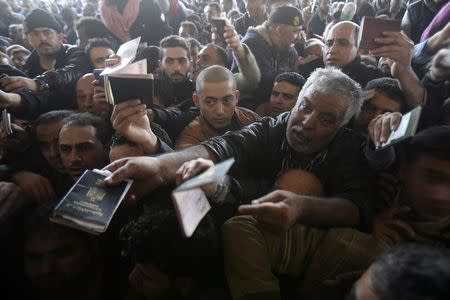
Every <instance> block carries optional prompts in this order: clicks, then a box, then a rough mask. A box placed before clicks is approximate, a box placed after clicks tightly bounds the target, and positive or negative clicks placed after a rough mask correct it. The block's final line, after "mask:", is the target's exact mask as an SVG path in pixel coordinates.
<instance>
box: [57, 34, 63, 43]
mask: <svg viewBox="0 0 450 300" xmlns="http://www.w3.org/2000/svg"><path fill="white" fill-rule="evenodd" d="M58 37H59V40H60V41H61V43H64V33H62V32H61V33H58Z"/></svg>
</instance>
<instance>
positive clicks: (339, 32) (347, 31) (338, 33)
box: [327, 24, 355, 41]
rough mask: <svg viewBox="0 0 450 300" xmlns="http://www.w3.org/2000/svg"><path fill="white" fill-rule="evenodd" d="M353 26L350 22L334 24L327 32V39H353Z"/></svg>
mask: <svg viewBox="0 0 450 300" xmlns="http://www.w3.org/2000/svg"><path fill="white" fill-rule="evenodd" d="M354 33H355V27H354V26H352V25H350V24H341V25H338V26H334V27H333V28H331V30H330V31H329V32H328V35H327V40H338V39H342V40H348V41H351V40H354Z"/></svg>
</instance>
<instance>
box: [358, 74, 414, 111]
mask: <svg viewBox="0 0 450 300" xmlns="http://www.w3.org/2000/svg"><path fill="white" fill-rule="evenodd" d="M365 90H375V92H377V93H381V94H383V95H385V96H386V97H388V98H389V99H392V100H394V101H396V102H398V103H400V112H401V113H405V112H406V110H407V104H406V97H405V94H404V93H403V91H402V90H401V89H400V85H399V83H398V80H397V79H393V78H388V77H382V78H376V79H373V80H371V81H369V82H368V83H367V85H366V87H365Z"/></svg>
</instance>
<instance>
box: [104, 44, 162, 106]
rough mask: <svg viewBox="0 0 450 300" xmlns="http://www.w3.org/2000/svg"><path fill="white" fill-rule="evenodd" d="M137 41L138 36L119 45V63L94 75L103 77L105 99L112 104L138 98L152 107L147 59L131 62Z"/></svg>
mask: <svg viewBox="0 0 450 300" xmlns="http://www.w3.org/2000/svg"><path fill="white" fill-rule="evenodd" d="M139 42H140V38H137V39H134V40H131V41H129V42H127V43H125V44H123V45H122V46H120V48H119V50H118V51H117V55H119V56H120V62H119V64H117V65H114V66H112V67H107V68H105V69H104V70H103V71H102V72H101V73H100V74H97V75H96V78H99V79H100V78H103V81H104V88H105V94H106V101H107V102H108V103H110V104H112V105H116V104H118V103H121V102H124V101H127V100H131V99H139V100H141V101H142V102H143V103H145V104H146V105H147V107H152V104H153V90H154V82H153V74H147V60H145V59H143V60H140V61H137V62H134V63H131V62H132V61H133V60H134V59H135V57H136V52H137V49H138V47H139ZM95 73H99V70H97V71H96V72H95ZM101 81H102V80H101V79H100V80H99V82H101Z"/></svg>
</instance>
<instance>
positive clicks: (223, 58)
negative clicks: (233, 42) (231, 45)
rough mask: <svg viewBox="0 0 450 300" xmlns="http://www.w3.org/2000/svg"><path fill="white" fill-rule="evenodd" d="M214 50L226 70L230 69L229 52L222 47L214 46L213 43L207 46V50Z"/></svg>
mask: <svg viewBox="0 0 450 300" xmlns="http://www.w3.org/2000/svg"><path fill="white" fill-rule="evenodd" d="M206 47H208V48H213V49H214V50H215V51H216V53H217V55H218V56H219V58H220V60H221V61H222V64H223V66H224V67H225V68H227V69H229V67H230V59H229V57H228V54H227V51H226V50H225V49H223V48H222V47H220V46H219V45H217V44H213V43H209V44H207V45H205V48H206Z"/></svg>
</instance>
